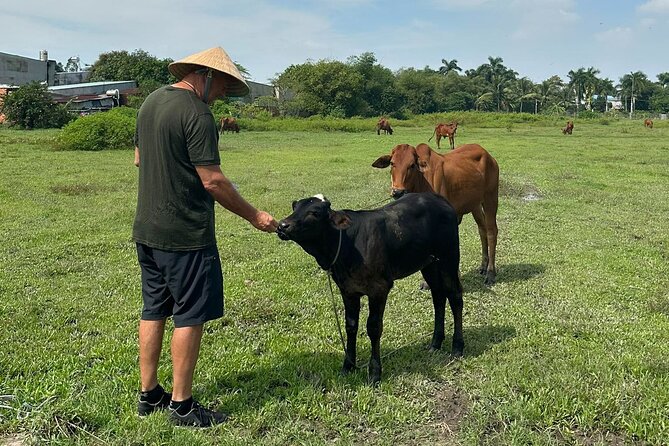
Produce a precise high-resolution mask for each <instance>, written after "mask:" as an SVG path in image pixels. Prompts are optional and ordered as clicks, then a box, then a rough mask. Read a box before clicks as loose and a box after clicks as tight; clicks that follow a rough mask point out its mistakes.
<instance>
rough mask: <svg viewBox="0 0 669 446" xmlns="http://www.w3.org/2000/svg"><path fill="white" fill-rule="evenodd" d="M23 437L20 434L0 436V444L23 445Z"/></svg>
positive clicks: (1, 445) (2, 445)
mask: <svg viewBox="0 0 669 446" xmlns="http://www.w3.org/2000/svg"><path fill="white" fill-rule="evenodd" d="M25 444H26V443H24V442H23V438H22V437H21V436H20V435H10V436H8V437H0V446H25Z"/></svg>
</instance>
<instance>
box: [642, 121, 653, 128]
mask: <svg viewBox="0 0 669 446" xmlns="http://www.w3.org/2000/svg"><path fill="white" fill-rule="evenodd" d="M643 126H644V127H646V128H649V129H652V128H653V120H652V119H646V120H645V121H643Z"/></svg>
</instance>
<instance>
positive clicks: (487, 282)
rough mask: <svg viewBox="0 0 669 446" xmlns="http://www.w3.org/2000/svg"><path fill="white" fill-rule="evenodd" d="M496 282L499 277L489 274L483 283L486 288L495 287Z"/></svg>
mask: <svg viewBox="0 0 669 446" xmlns="http://www.w3.org/2000/svg"><path fill="white" fill-rule="evenodd" d="M496 281H497V277H496V275H495V273H491V272H488V273H487V274H486V276H485V280H484V281H483V284H484V285H485V286H493V285H494V284H495V282H496Z"/></svg>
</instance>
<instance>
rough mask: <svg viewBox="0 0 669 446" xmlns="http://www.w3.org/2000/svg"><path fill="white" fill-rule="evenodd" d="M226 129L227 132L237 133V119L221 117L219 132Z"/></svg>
mask: <svg viewBox="0 0 669 446" xmlns="http://www.w3.org/2000/svg"><path fill="white" fill-rule="evenodd" d="M226 130H227V131H229V132H235V133H239V124H237V120H236V119H235V118H232V117H230V118H227V117H226V118H221V131H220V133H225V132H226Z"/></svg>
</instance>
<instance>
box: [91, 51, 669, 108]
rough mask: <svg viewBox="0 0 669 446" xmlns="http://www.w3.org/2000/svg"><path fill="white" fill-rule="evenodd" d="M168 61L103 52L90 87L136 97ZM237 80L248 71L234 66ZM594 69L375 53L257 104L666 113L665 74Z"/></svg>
mask: <svg viewBox="0 0 669 446" xmlns="http://www.w3.org/2000/svg"><path fill="white" fill-rule="evenodd" d="M171 62H172V59H162V60H160V59H157V58H155V57H153V56H151V55H150V54H148V53H147V52H145V51H143V50H136V51H134V52H133V53H128V52H127V51H112V52H109V53H103V54H101V55H100V57H99V59H98V60H97V61H96V62H95V63H94V64H93V65H92V66H91V77H90V80H91V81H96V80H100V81H102V80H127V79H135V80H137V82H138V83H139V86H140V89H141V90H142V93H143V95H146V94H148V93H149V92H150V91H153V90H154V89H155V88H157V87H158V86H160V85H164V84H167V83H170V82H173V81H174V79H173V78H172V77H171V75H170V74H169V73H168V71H167V65H169V64H170V63H171ZM237 66H238V68H240V71H241V72H242V74H243V75H244V76H245V77H246V78H249V73H248V71H247V70H246V69H245V68H244V67H243V66H241V65H239V64H237ZM599 74H600V71H599V70H598V69H596V68H594V67H590V68H587V69H586V68H578V69H575V70H570V71H569V72H568V73H567V77H566V79H564V80H563V79H562V78H561V77H560V76H558V75H554V76H551V77H550V78H548V79H546V80H544V81H542V82H539V83H534V82H532V81H531V80H530V79H529V78H527V77H525V76H520V75H519V74H518V72H516V71H515V70H513V69H511V68H509V67H507V66H505V65H504V61H503V59H502V58H501V57H492V56H490V57H488V60H487V62H485V63H483V64H481V65H479V66H478V67H477V68H475V69H469V70H465V71H464V72H463V70H462V68H460V67H459V66H458V61H457V60H456V59H452V60H448V59H441V66H440V67H439V68H438V69H432V68H430V67H428V66H426V67H425V68H422V69H416V68H402V69H400V70H398V71H396V72H393V71H392V70H390V69H389V68H386V67H384V66H383V65H381V64H380V63H378V61H377V59H376V56H375V55H374V53H371V52H365V53H362V54H360V55H358V56H351V57H349V58H348V59H347V60H346V61H343V62H342V61H336V60H319V61H316V62H313V61H307V62H305V63H302V64H296V65H291V66H289V67H288V68H286V69H285V70H284V71H283V72H282V73H280V74H277V76H276V77H275V78H274V79H272V80H271V82H272V83H273V84H274V85H275V86H276V87H277V88H278V89H279V90H280V91H283V92H290V94H289V95H285V96H284V97H286V98H288V99H283V100H280V101H274V100H273V99H271V98H264V99H260V101H259V102H260V103H262V104H263V105H266V106H272V107H274V108H278V109H279V110H280V111H281V113H282V114H285V115H289V116H312V115H323V116H335V117H351V116H363V117H369V116H380V115H386V116H394V117H397V118H402V117H404V116H409V115H416V114H423V113H435V112H450V111H465V110H479V111H503V112H521V113H522V112H529V113H550V114H565V113H568V114H578V113H580V112H582V111H593V112H609V111H610V103H609V101H607V97H615V98H619V99H620V101H621V102H622V111H623V112H629V111H645V112H655V113H667V112H669V88H667V86H669V72H664V73H660V74H658V75H657V82H653V81H652V80H650V79H649V78H648V76H647V75H646V74H645V73H643V72H641V71H636V72H632V73H629V74H625V75H623V76H622V77H620V78H619V79H618V81H617V82H614V81H613V80H611V79H608V78H602V77H599Z"/></svg>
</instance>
